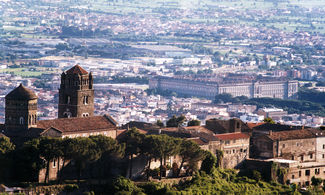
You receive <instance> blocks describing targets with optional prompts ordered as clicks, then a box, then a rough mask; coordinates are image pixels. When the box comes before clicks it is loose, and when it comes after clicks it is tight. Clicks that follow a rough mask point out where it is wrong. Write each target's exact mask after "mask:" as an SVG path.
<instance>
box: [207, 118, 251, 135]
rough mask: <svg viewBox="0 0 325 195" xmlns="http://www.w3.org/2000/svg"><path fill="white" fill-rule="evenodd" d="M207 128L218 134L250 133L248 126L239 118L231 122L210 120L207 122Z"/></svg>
mask: <svg viewBox="0 0 325 195" xmlns="http://www.w3.org/2000/svg"><path fill="white" fill-rule="evenodd" d="M205 127H206V128H207V129H209V130H211V131H213V132H214V133H217V134H219V133H234V132H248V131H250V128H249V127H248V126H247V124H246V123H244V122H243V121H241V120H240V119H238V118H233V119H230V120H220V119H209V120H206V122H205Z"/></svg>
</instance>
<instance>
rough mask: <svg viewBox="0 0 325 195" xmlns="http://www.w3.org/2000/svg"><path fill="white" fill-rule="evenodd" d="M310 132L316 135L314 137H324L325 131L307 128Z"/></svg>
mask: <svg viewBox="0 0 325 195" xmlns="http://www.w3.org/2000/svg"><path fill="white" fill-rule="evenodd" d="M308 130H309V131H310V132H312V133H313V134H315V135H316V137H325V131H322V130H319V129H308Z"/></svg>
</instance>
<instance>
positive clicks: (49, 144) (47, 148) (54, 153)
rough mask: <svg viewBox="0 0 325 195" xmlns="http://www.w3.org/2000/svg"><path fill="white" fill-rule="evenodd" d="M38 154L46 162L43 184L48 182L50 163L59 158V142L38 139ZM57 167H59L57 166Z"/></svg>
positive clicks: (45, 138) (51, 139)
mask: <svg viewBox="0 0 325 195" xmlns="http://www.w3.org/2000/svg"><path fill="white" fill-rule="evenodd" d="M39 140H40V141H39V146H38V147H39V154H40V157H41V158H44V160H45V162H46V172H45V178H44V182H45V183H46V182H49V170H50V162H51V161H53V160H56V159H57V158H59V157H60V156H61V155H62V154H61V150H60V148H59V141H58V139H57V138H50V137H41V138H40V139H39ZM58 166H59V165H58Z"/></svg>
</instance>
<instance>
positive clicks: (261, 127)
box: [253, 123, 302, 131]
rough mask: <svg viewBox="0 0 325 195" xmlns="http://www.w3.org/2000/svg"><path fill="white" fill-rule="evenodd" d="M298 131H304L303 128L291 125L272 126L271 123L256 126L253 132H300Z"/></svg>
mask: <svg viewBox="0 0 325 195" xmlns="http://www.w3.org/2000/svg"><path fill="white" fill-rule="evenodd" d="M298 129H302V126H291V125H283V124H271V123H264V124H261V125H258V126H255V127H254V128H253V130H257V131H287V130H298Z"/></svg>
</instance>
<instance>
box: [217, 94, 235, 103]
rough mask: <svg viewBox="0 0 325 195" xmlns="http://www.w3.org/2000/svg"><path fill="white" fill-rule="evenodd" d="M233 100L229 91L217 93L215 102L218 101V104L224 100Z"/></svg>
mask: <svg viewBox="0 0 325 195" xmlns="http://www.w3.org/2000/svg"><path fill="white" fill-rule="evenodd" d="M232 101H233V97H232V95H231V94H229V93H222V94H217V95H216V97H215V99H214V103H216V104H219V103H222V102H232Z"/></svg>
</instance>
